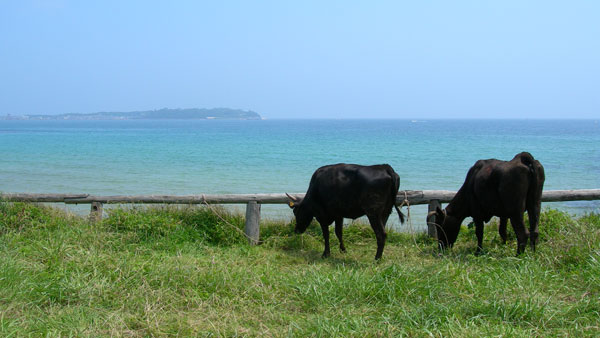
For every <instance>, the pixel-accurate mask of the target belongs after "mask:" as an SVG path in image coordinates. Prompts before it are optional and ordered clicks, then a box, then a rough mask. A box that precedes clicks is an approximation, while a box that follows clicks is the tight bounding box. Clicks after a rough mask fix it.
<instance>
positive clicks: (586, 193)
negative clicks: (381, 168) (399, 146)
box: [0, 189, 600, 205]
mask: <svg viewBox="0 0 600 338" xmlns="http://www.w3.org/2000/svg"><path fill="white" fill-rule="evenodd" d="M405 193H406V198H407V199H408V201H409V203H410V204H411V205H417V204H429V201H431V200H438V201H440V203H448V202H450V200H452V198H453V197H454V194H456V192H455V191H449V190H400V191H399V192H398V196H397V198H396V202H397V203H398V204H400V203H402V201H404V197H405ZM290 195H292V196H294V197H298V198H303V197H304V194H299V193H295V194H290ZM0 199H2V200H5V201H14V202H54V203H67V204H91V203H92V202H100V203H105V204H127V203H140V204H145V203H157V204H204V203H210V204H247V203H248V202H251V201H255V202H257V203H260V204H286V203H287V202H288V198H287V196H286V195H285V194H225V195H182V196H176V195H137V196H136V195H132V196H93V195H87V194H22V193H4V194H0ZM590 200H600V189H582V190H547V191H544V192H543V194H542V201H543V202H561V201H590Z"/></svg>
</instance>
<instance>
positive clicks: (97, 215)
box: [90, 202, 102, 223]
mask: <svg viewBox="0 0 600 338" xmlns="http://www.w3.org/2000/svg"><path fill="white" fill-rule="evenodd" d="M90 221H91V222H92V223H97V222H100V221H102V203H100V202H92V207H91V210H90Z"/></svg>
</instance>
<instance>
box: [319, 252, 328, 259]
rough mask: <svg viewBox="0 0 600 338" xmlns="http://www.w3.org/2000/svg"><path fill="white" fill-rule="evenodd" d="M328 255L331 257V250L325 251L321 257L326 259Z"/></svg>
mask: <svg viewBox="0 0 600 338" xmlns="http://www.w3.org/2000/svg"><path fill="white" fill-rule="evenodd" d="M327 257H329V252H324V253H323V254H322V255H321V258H323V259H325V258H327Z"/></svg>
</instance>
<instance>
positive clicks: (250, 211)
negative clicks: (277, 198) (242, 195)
mask: <svg viewBox="0 0 600 338" xmlns="http://www.w3.org/2000/svg"><path fill="white" fill-rule="evenodd" d="M244 233H245V234H246V236H247V237H248V242H249V243H250V244H251V245H257V244H258V239H259V238H260V204H259V203H257V202H256V201H250V202H248V204H246V227H245V229H244Z"/></svg>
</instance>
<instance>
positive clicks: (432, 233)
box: [427, 200, 442, 238]
mask: <svg viewBox="0 0 600 338" xmlns="http://www.w3.org/2000/svg"><path fill="white" fill-rule="evenodd" d="M438 207H439V208H441V207H442V205H441V204H440V200H431V201H429V205H428V206H427V215H428V216H427V234H428V235H429V237H433V238H437V226H436V225H435V223H436V219H435V215H431V216H429V213H430V212H432V211H435V210H436V209H437V208H438Z"/></svg>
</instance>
